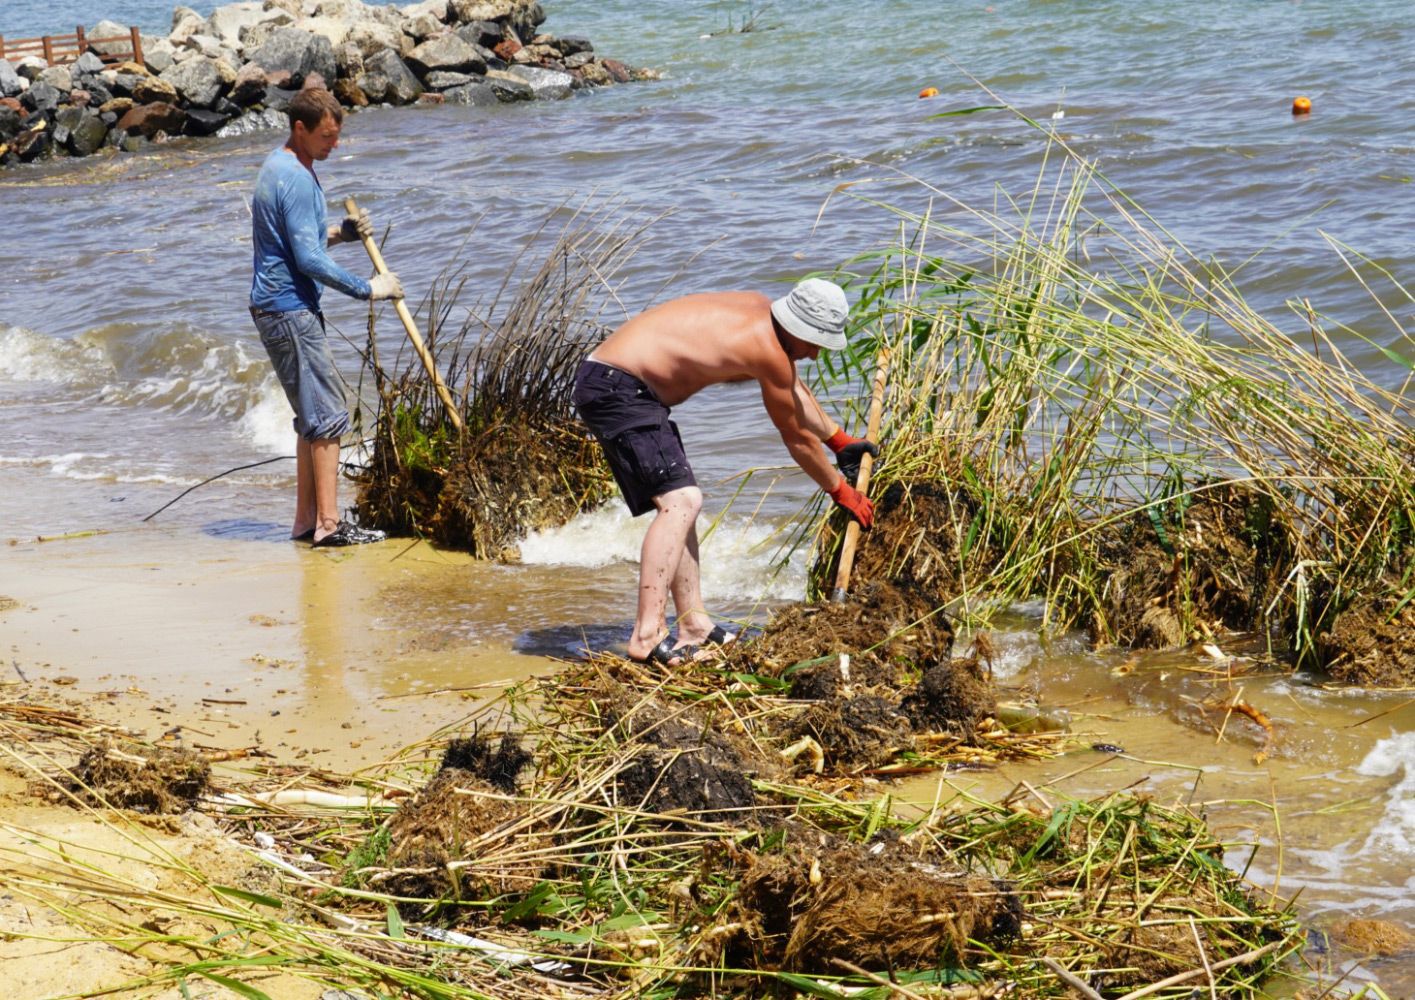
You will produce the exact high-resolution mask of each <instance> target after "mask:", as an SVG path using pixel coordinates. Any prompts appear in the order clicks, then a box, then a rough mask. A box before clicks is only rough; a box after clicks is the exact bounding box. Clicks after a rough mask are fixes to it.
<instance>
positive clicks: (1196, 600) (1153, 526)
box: [1085, 483, 1292, 649]
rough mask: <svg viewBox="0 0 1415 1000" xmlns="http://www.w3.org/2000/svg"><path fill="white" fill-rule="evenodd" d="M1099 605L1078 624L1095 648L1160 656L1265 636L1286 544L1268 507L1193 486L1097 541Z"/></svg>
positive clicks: (1265, 501)
mask: <svg viewBox="0 0 1415 1000" xmlns="http://www.w3.org/2000/svg"><path fill="white" fill-rule="evenodd" d="M1099 538H1100V541H1099V543H1098V546H1097V552H1096V556H1097V561H1098V563H1099V566H1100V572H1101V574H1102V577H1103V600H1102V602H1101V604H1100V606H1099V607H1097V608H1093V609H1092V610H1091V612H1090V614H1089V617H1088V618H1087V620H1086V622H1085V625H1086V628H1087V631H1088V632H1089V634H1090V637H1091V641H1092V643H1094V644H1095V645H1097V646H1104V645H1119V646H1126V647H1129V648H1132V649H1160V648H1167V647H1173V646H1179V645H1183V644H1184V643H1185V642H1187V641H1189V640H1190V639H1192V638H1196V637H1205V638H1207V637H1212V636H1214V635H1218V634H1220V633H1223V632H1244V631H1254V630H1264V629H1267V628H1270V627H1272V626H1273V625H1274V624H1275V623H1270V622H1268V621H1267V620H1266V609H1267V608H1268V607H1269V606H1270V605H1271V604H1272V601H1273V598H1275V597H1276V596H1277V595H1278V593H1279V590H1280V588H1281V586H1282V581H1283V577H1284V575H1285V574H1286V572H1287V569H1288V564H1289V563H1290V561H1291V551H1292V546H1291V541H1290V538H1289V536H1288V533H1287V531H1286V529H1285V528H1284V527H1283V525H1282V524H1281V523H1279V521H1278V519H1277V517H1276V515H1275V507H1274V504H1273V502H1272V500H1271V498H1269V497H1267V496H1264V495H1262V494H1260V493H1258V492H1256V491H1254V490H1252V489H1249V488H1247V487H1245V486H1241V485H1237V484H1233V483H1223V484H1218V485H1214V486H1207V487H1200V488H1197V489H1196V490H1194V491H1191V492H1188V493H1185V494H1183V495H1181V496H1179V497H1175V498H1172V499H1170V500H1169V501H1167V502H1165V503H1163V504H1160V505H1157V506H1154V507H1151V508H1148V509H1146V510H1141V511H1137V512H1135V513H1133V514H1131V515H1129V516H1128V517H1126V518H1123V519H1122V520H1119V521H1117V522H1115V523H1114V524H1112V525H1109V526H1107V527H1106V528H1103V529H1102V530H1101V531H1100V533H1099Z"/></svg>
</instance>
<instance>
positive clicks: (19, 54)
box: [0, 25, 143, 66]
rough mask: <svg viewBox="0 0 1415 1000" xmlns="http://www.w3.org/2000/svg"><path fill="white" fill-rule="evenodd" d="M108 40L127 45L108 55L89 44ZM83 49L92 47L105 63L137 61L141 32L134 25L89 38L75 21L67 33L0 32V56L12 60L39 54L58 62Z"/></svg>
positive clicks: (140, 46) (105, 42)
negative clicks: (30, 35)
mask: <svg viewBox="0 0 1415 1000" xmlns="http://www.w3.org/2000/svg"><path fill="white" fill-rule="evenodd" d="M112 42H123V43H125V44H126V46H127V47H126V48H124V49H119V50H116V51H114V52H112V53H110V54H108V55H105V54H104V53H102V52H99V51H98V50H97V49H94V48H93V46H95V45H105V44H109V43H112ZM85 50H92V51H93V53H94V55H96V56H98V58H100V59H102V60H103V61H104V62H106V63H116V62H124V61H125V60H132V61H133V62H135V63H138V64H139V65H141V64H142V61H143V58H142V33H141V32H139V31H138V29H137V28H129V29H128V33H127V34H126V35H115V36H113V37H111V38H89V37H88V36H87V35H86V34H85V33H84V28H83V25H79V26H78V27H77V28H75V29H74V32H73V34H71V35H43V36H41V37H39V38H9V39H7V38H6V37H5V36H4V35H0V59H11V60H13V59H23V58H24V57H25V56H39V57H40V58H42V59H43V60H44V61H45V62H47V63H48V64H49V65H51V66H62V65H64V64H65V63H71V62H73V61H74V60H76V59H78V57H79V56H81V55H83V54H84V52H85Z"/></svg>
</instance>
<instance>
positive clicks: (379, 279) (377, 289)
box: [368, 271, 403, 302]
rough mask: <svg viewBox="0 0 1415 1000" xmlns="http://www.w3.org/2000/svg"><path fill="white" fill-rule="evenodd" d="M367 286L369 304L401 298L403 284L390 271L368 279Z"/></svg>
mask: <svg viewBox="0 0 1415 1000" xmlns="http://www.w3.org/2000/svg"><path fill="white" fill-rule="evenodd" d="M368 285H369V296H368V297H369V301H371V302H377V301H378V300H379V299H401V298H402V297H403V283H402V282H401V281H399V280H398V275H396V274H394V273H393V272H392V271H384V272H383V273H382V274H375V275H374V276H373V277H372V278H370V279H369V282H368Z"/></svg>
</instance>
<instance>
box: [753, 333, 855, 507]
mask: <svg viewBox="0 0 1415 1000" xmlns="http://www.w3.org/2000/svg"><path fill="white" fill-rule="evenodd" d="M759 382H760V383H761V387H762V403H763V405H765V406H766V412H767V415H768V416H769V417H771V422H772V423H773V424H775V425H776V429H777V431H778V432H779V433H780V434H781V440H782V441H783V442H784V443H785V444H786V450H787V451H789V452H790V453H791V458H792V460H793V461H795V463H796V464H797V465H799V466H800V467H801V468H802V469H803V470H804V471H805V473H806V475H808V476H810V477H811V479H813V480H815V483H816V485H817V486H819V487H820V488H821V489H823V490H825V491H826V492H829V491H830V490H832V489H834V488H835V487H836V486H837V485H839V483H840V482H841V475H840V473H839V472H837V471H836V470H835V466H834V465H832V464H831V463H830V461H829V460H828V459H827V458H826V456H825V451H824V450H823V449H822V448H821V440H822V439H823V438H825V437H829V436H830V432H831V428H832V427H833V426H834V425H833V424H832V422H831V421H830V419H829V418H828V417H826V415H825V413H824V411H822V410H821V408H820V404H819V403H817V402H816V398H815V396H813V395H811V391H810V390H809V389H807V388H806V387H805V386H804V385H803V384H802V383H801V380H800V379H799V378H798V377H797V376H796V367H795V365H793V364H791V362H790V361H788V360H787V359H786V358H785V357H782V358H781V359H780V360H779V362H778V361H777V360H776V359H773V360H772V362H771V363H769V364H767V365H765V366H763V371H762V375H761V378H760V379H759Z"/></svg>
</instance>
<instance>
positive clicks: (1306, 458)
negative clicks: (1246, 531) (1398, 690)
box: [798, 126, 1415, 660]
mask: <svg viewBox="0 0 1415 1000" xmlns="http://www.w3.org/2000/svg"><path fill="white" fill-rule="evenodd" d="M1038 128H1040V126H1038ZM1038 139H1039V141H1040V142H1043V143H1044V144H1045V150H1044V155H1043V157H1042V163H1041V167H1040V170H1039V174H1038V177H1037V180H1036V182H1035V183H1034V184H1033V185H1032V186H1031V187H1030V188H1029V189H1028V190H1026V191H1023V192H1022V193H1021V194H1020V195H1018V196H1016V197H1011V198H1009V197H1002V198H999V199H998V206H997V208H996V209H994V210H984V209H979V208H977V207H975V206H968V205H963V204H961V203H959V202H957V201H955V200H954V199H952V198H951V197H950V196H949V195H948V194H947V193H946V192H945V191H944V190H942V189H940V188H937V187H935V186H932V185H929V184H926V183H924V182H922V181H919V182H918V184H919V187H920V199H921V200H922V201H924V202H926V204H927V206H928V207H926V208H925V209H923V210H922V211H911V210H909V209H906V208H903V207H900V206H897V205H890V204H884V203H880V202H872V204H875V205H877V206H878V207H879V208H880V209H881V210H882V211H883V212H885V213H886V214H887V215H889V216H890V217H891V218H893V219H895V220H896V223H895V224H896V225H897V226H898V228H899V233H900V235H899V237H898V238H897V240H896V241H895V242H894V243H893V245H890V246H887V247H885V248H884V249H881V250H878V251H874V252H870V253H866V254H862V255H860V256H859V257H857V258H855V259H854V260H852V261H851V262H849V263H848V264H847V265H846V266H845V267H844V268H842V275H843V280H844V281H846V282H848V285H849V287H850V290H851V291H852V293H853V296H854V297H855V299H856V300H857V305H856V307H855V310H854V313H853V315H852V321H853V323H854V325H855V327H856V331H857V332H856V334H855V335H854V336H852V338H851V346H850V348H849V350H848V351H847V352H845V353H843V354H842V355H840V356H838V357H837V358H836V359H835V361H834V363H833V364H832V365H831V366H829V367H827V368H825V370H824V373H823V374H824V377H825V379H827V380H828V381H832V382H836V383H838V382H839V381H841V380H843V381H846V382H850V383H856V384H859V385H862V386H868V385H869V384H870V377H871V373H872V371H873V369H874V363H875V359H876V357H877V355H878V352H879V351H880V349H881V348H884V347H888V348H889V350H890V351H891V353H892V358H893V360H892V369H891V373H890V379H889V385H888V390H887V399H886V405H885V414H886V421H885V426H884V430H883V433H882V435H881V437H882V441H883V443H884V447H885V452H884V455H883V456H882V460H881V462H880V464H879V465H878V466H877V471H876V474H875V478H874V481H873V483H872V485H871V493H872V494H873V495H875V496H876V497H878V496H880V495H883V494H884V492H885V491H886V490H888V489H889V487H890V486H891V485H893V484H895V483H899V484H910V483H917V482H921V481H926V482H933V483H940V484H946V486H947V487H948V488H949V489H950V490H952V491H954V492H955V494H956V496H957V497H958V499H959V501H960V504H959V517H958V520H957V524H956V526H955V527H956V534H957V538H956V539H955V545H954V552H955V553H956V557H957V559H958V562H959V568H960V572H961V576H962V579H963V580H964V587H963V588H962V592H961V593H960V594H959V595H957V601H956V602H955V603H956V604H957V605H958V606H959V608H961V610H962V612H963V613H967V614H972V615H976V616H978V617H980V618H982V619H986V618H987V617H988V615H989V614H990V613H991V611H992V609H994V608H996V607H997V606H998V605H999V603H1004V602H1007V601H1011V600H1016V599H1020V598H1030V597H1035V596H1038V595H1040V596H1044V597H1045V598H1047V608H1048V612H1047V614H1048V620H1049V624H1051V625H1053V626H1057V627H1063V626H1069V625H1074V624H1076V623H1078V622H1082V621H1086V620H1088V619H1089V618H1091V617H1092V615H1093V614H1094V613H1095V612H1096V610H1097V609H1098V608H1099V606H1100V603H1101V597H1102V594H1103V592H1104V590H1105V587H1106V579H1105V574H1104V572H1103V571H1102V569H1101V567H1100V565H1099V562H1098V558H1097V553H1096V547H1097V543H1098V540H1099V539H1100V537H1101V535H1102V534H1103V533H1104V532H1105V530H1106V528H1107V527H1108V526H1113V525H1115V524H1116V523H1117V522H1118V521H1120V520H1121V519H1123V518H1125V517H1127V516H1129V515H1130V514H1132V513H1133V512H1135V511H1137V510H1138V511H1144V512H1149V513H1150V514H1151V515H1152V517H1153V519H1154V520H1156V522H1157V523H1162V522H1163V519H1164V518H1165V517H1172V516H1173V515H1174V514H1175V512H1177V511H1182V508H1183V505H1184V503H1186V502H1187V500H1188V498H1192V497H1194V496H1196V495H1199V494H1201V493H1203V492H1204V491H1206V490H1211V489H1213V488H1215V486H1216V485H1217V484H1221V483H1237V484H1242V485H1243V486H1244V487H1245V488H1246V489H1248V490H1250V491H1252V492H1253V493H1254V494H1256V495H1257V496H1259V497H1261V498H1262V501H1263V503H1264V504H1265V505H1266V506H1267V507H1268V508H1270V511H1271V517H1270V527H1271V528H1272V530H1274V531H1282V532H1285V533H1286V535H1287V536H1288V538H1289V539H1290V542H1291V545H1292V557H1291V559H1290V561H1289V562H1288V563H1287V564H1286V566H1285V567H1284V572H1285V573H1286V574H1288V576H1287V579H1286V580H1285V584H1284V593H1283V594H1282V600H1281V601H1280V602H1278V603H1277V604H1276V605H1275V606H1274V607H1272V608H1270V609H1268V616H1267V617H1268V619H1269V623H1270V624H1277V623H1283V622H1286V623H1288V624H1287V628H1288V630H1289V632H1290V635H1289V638H1290V641H1291V643H1292V647H1293V651H1294V652H1295V653H1296V654H1297V657H1298V658H1299V660H1306V659H1307V658H1308V657H1310V656H1311V655H1312V651H1313V636H1314V635H1315V634H1316V633H1318V632H1319V631H1321V630H1322V629H1323V628H1324V627H1325V626H1326V625H1328V624H1329V623H1330V621H1331V620H1332V618H1333V617H1334V615H1335V614H1336V613H1337V612H1339V610H1340V609H1341V608H1342V607H1343V606H1344V604H1345V603H1346V602H1347V601H1348V600H1349V599H1350V598H1351V596H1352V595H1353V594H1354V593H1355V592H1358V591H1360V590H1361V589H1363V588H1372V587H1386V586H1391V585H1392V584H1391V579H1392V578H1393V579H1394V581H1395V583H1394V585H1395V586H1397V587H1399V588H1401V590H1400V591H1398V593H1397V596H1402V595H1403V597H1404V598H1406V599H1408V597H1409V596H1410V591H1409V587H1410V584H1411V581H1410V580H1409V579H1407V578H1406V571H1407V569H1408V568H1409V565H1410V560H1409V555H1410V549H1411V545H1412V541H1415V531H1413V530H1412V529H1415V475H1413V474H1412V472H1415V447H1412V442H1415V437H1412V435H1411V432H1410V428H1411V426H1412V423H1413V422H1415V421H1412V418H1415V412H1412V405H1411V401H1410V399H1409V398H1408V397H1407V396H1406V394H1405V393H1404V391H1403V390H1404V386H1402V387H1401V388H1400V389H1398V390H1392V389H1390V388H1387V387H1385V386H1382V385H1380V384H1379V383H1377V382H1375V381H1373V380H1372V379H1371V378H1370V377H1369V376H1368V375H1367V374H1366V373H1364V372H1362V371H1361V370H1360V369H1359V368H1358V367H1357V366H1356V365H1355V364H1354V363H1353V362H1352V361H1351V360H1350V358H1348V357H1347V355H1346V354H1345V352H1344V350H1343V348H1342V343H1343V342H1345V343H1350V342H1351V341H1352V340H1353V339H1355V340H1359V341H1361V342H1365V343H1375V344H1379V345H1389V344H1390V343H1391V342H1392V341H1394V343H1395V344H1396V345H1397V347H1391V346H1383V347H1381V350H1382V353H1383V355H1384V356H1385V357H1386V358H1387V359H1388V360H1390V361H1391V362H1392V363H1395V364H1398V365H1400V366H1402V368H1403V369H1405V370H1408V369H1409V368H1410V366H1411V362H1410V360H1409V358H1411V357H1415V344H1412V343H1411V337H1410V334H1409V333H1408V332H1407V331H1406V330H1405V329H1404V328H1403V326H1402V325H1401V323H1400V320H1399V318H1398V316H1397V315H1396V310H1395V309H1394V308H1387V309H1386V310H1385V314H1386V316H1387V317H1388V318H1389V321H1390V325H1391V330H1389V331H1382V332H1381V333H1380V334H1376V333H1374V332H1369V331H1361V332H1358V331H1354V330H1351V329H1349V328H1347V327H1345V326H1342V325H1341V324H1339V323H1336V322H1334V321H1332V320H1329V319H1326V318H1324V317H1322V316H1321V315H1319V314H1318V313H1316V312H1315V311H1314V310H1312V309H1311V307H1310V306H1309V305H1308V304H1307V303H1305V302H1302V303H1292V304H1291V306H1292V309H1291V315H1290V316H1289V317H1288V318H1287V321H1286V327H1284V326H1283V325H1280V324H1279V323H1278V322H1275V321H1273V320H1270V319H1268V318H1265V317H1263V316H1261V315H1259V314H1258V313H1257V312H1256V311H1255V310H1254V309H1252V308H1251V307H1249V306H1248V305H1247V303H1246V302H1245V301H1244V299H1243V296H1242V294H1241V293H1240V291H1239V290H1238V288H1237V286H1236V285H1235V283H1234V281H1233V280H1232V276H1231V275H1230V274H1229V273H1227V271H1226V270H1225V269H1224V268H1223V267H1222V266H1221V265H1219V264H1218V263H1216V262H1213V261H1205V260H1200V259H1198V258H1197V257H1196V256H1195V255H1194V254H1192V253H1190V252H1189V251H1188V250H1186V249H1185V248H1184V247H1183V246H1182V245H1181V244H1180V243H1179V242H1178V241H1177V240H1176V239H1174V237H1173V236H1172V235H1171V234H1169V233H1167V232H1166V231H1165V230H1164V229H1163V228H1162V227H1161V226H1160V225H1159V224H1158V223H1156V222H1155V220H1154V219H1152V218H1151V217H1149V216H1148V215H1146V214H1145V213H1144V211H1143V210H1142V209H1140V208H1139V207H1138V206H1137V205H1136V204H1135V203H1134V201H1133V200H1132V199H1130V198H1129V197H1128V196H1127V195H1125V193H1124V192H1123V191H1122V190H1120V189H1119V188H1118V187H1116V186H1115V185H1114V184H1112V183H1110V182H1109V181H1108V180H1107V179H1106V178H1105V177H1104V176H1103V175H1101V174H1100V173H1099V172H1098V171H1097V170H1096V169H1095V166H1094V165H1093V164H1092V163H1090V162H1088V161H1087V160H1085V159H1084V158H1083V157H1081V156H1080V155H1078V154H1077V153H1075V152H1074V151H1073V150H1072V149H1070V148H1069V147H1068V146H1067V145H1066V144H1065V142H1064V141H1063V140H1061V139H1060V138H1058V137H1056V136H1055V135H1052V134H1050V133H1045V134H1040V135H1039V136H1038ZM854 196H855V197H861V196H860V195H858V194H856V195H854ZM945 207H946V209H947V211H946V212H945V211H943V209H944V208H945ZM1332 245H1333V247H1334V248H1335V249H1336V250H1337V252H1338V253H1339V254H1340V255H1341V258H1342V260H1343V261H1345V262H1346V264H1347V265H1348V266H1349V267H1350V269H1351V270H1352V273H1353V274H1355V275H1356V276H1357V278H1358V279H1359V280H1361V281H1362V282H1363V284H1366V286H1367V287H1368V288H1370V289H1371V290H1372V293H1373V295H1377V300H1378V301H1381V300H1382V298H1384V299H1385V300H1387V301H1390V300H1394V301H1397V302H1398V303H1400V304H1401V305H1405V304H1408V303H1410V302H1411V301H1412V297H1411V295H1410V293H1409V291H1407V290H1406V289H1405V288H1404V287H1403V286H1401V285H1400V284H1399V283H1398V282H1397V281H1396V280H1395V279H1394V278H1393V277H1392V276H1391V275H1389V274H1388V273H1387V272H1384V271H1382V270H1381V269H1379V268H1378V267H1376V266H1375V265H1374V264H1373V263H1372V262H1370V261H1365V260H1363V259H1361V258H1359V257H1358V256H1357V255H1355V254H1354V253H1353V252H1352V251H1350V250H1349V249H1348V248H1345V247H1342V246H1340V245H1339V244H1337V243H1335V241H1332ZM1377 282H1383V285H1382V286H1381V287H1379V288H1378V287H1377V286H1376V283H1377ZM1397 348H1398V349H1397ZM1406 381H1407V382H1408V381H1409V379H1408V378H1407V380H1406ZM861 409H863V407H861ZM858 416H859V415H858V414H856V418H857V422H856V426H857V427H858V425H859V424H860V423H862V422H863V421H860V420H858ZM798 541H799V539H798ZM827 565H828V560H823V561H821V562H820V563H818V566H820V567H824V566H827ZM1383 580H1384V581H1385V582H1382V581H1383ZM815 586H816V587H817V588H818V589H819V590H821V591H824V590H826V589H828V587H827V586H824V585H823V583H822V581H821V580H819V579H817V580H816V581H815Z"/></svg>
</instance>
